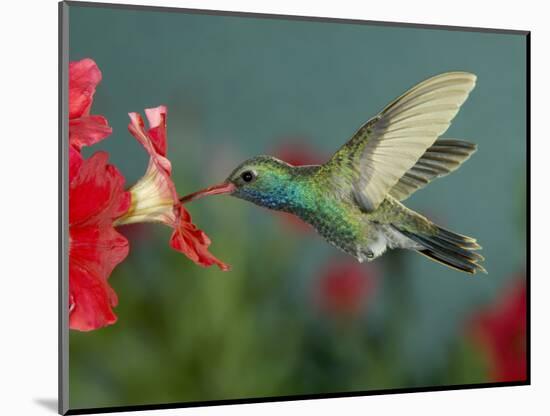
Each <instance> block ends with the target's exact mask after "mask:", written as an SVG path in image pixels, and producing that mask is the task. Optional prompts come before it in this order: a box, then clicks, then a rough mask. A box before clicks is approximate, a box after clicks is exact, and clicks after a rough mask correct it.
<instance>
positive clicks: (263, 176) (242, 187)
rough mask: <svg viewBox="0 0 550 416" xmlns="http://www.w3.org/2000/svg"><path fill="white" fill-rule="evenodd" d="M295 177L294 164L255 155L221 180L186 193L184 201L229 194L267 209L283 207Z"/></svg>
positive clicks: (286, 202)
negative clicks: (204, 187) (218, 182)
mask: <svg viewBox="0 0 550 416" xmlns="http://www.w3.org/2000/svg"><path fill="white" fill-rule="evenodd" d="M294 176H295V174H294V166H292V165H290V164H288V163H286V162H283V161H282V160H279V159H277V158H274V157H271V156H256V157H253V158H252V159H248V160H246V161H244V162H243V163H241V164H240V165H239V166H237V167H236V168H235V169H234V170H233V172H231V174H230V175H229V176H228V177H227V179H226V180H225V181H223V182H222V183H220V184H218V185H214V186H211V187H209V188H206V189H203V190H201V191H198V192H194V193H192V194H189V195H186V196H184V197H183V198H181V201H182V202H189V201H192V200H194V199H198V198H202V197H203V196H207V195H219V194H229V195H232V196H234V197H237V198H241V199H245V200H247V201H250V202H253V203H255V204H257V205H261V206H264V207H267V208H271V209H281V208H282V207H283V206H284V205H285V204H288V203H289V198H290V193H289V187H290V184H291V183H292V179H293V177H294Z"/></svg>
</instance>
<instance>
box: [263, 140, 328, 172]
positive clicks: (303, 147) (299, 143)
mask: <svg viewBox="0 0 550 416" xmlns="http://www.w3.org/2000/svg"><path fill="white" fill-rule="evenodd" d="M273 154H274V155H275V156H276V157H278V158H279V159H281V160H284V161H285V162H287V163H290V164H291V165H294V166H304V165H319V164H321V163H324V162H326V160H327V158H326V157H324V156H323V155H321V154H320V153H319V152H318V151H316V150H315V149H313V148H312V147H311V145H309V144H308V143H307V142H306V141H305V140H303V139H300V138H296V139H285V140H283V141H282V144H280V145H279V146H278V147H277V148H276V149H275V150H274V151H273Z"/></svg>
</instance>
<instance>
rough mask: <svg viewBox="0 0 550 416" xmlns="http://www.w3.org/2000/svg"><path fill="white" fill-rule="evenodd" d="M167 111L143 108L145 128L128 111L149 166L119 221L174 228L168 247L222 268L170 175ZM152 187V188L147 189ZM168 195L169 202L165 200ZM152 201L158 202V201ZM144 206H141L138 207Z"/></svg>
mask: <svg viewBox="0 0 550 416" xmlns="http://www.w3.org/2000/svg"><path fill="white" fill-rule="evenodd" d="M166 113H167V109H166V107H165V106H162V105H161V106H159V107H156V108H148V109H146V110H145V114H146V115H147V120H148V121H149V125H150V128H149V129H148V130H146V129H145V124H144V122H143V119H142V118H141V116H140V115H139V114H138V113H129V116H130V124H129V125H128V130H129V131H130V133H131V134H132V135H133V136H134V137H135V138H136V139H137V140H138V141H139V142H140V143H141V144H142V145H143V147H144V148H145V150H146V151H147V153H149V156H150V160H149V166H148V168H147V172H146V174H145V176H144V177H143V178H142V179H141V180H140V181H139V182H138V183H137V184H136V185H135V186H133V187H132V189H131V190H130V191H131V192H132V198H133V201H134V207H135V208H134V212H132V211H130V212H128V214H127V215H126V217H125V218H124V219H122V220H121V221H120V223H121V224H124V223H131V222H133V220H132V217H134V218H135V219H136V220H137V219H139V220H140V221H146V220H147V218H148V220H149V221H161V222H163V223H165V224H167V225H169V226H170V227H172V228H173V229H174V232H173V234H172V237H171V238H170V247H172V248H173V249H175V250H177V251H179V252H181V253H183V254H185V255H186V256H187V257H188V258H189V259H191V260H192V261H194V262H195V263H196V264H199V265H201V266H205V267H208V266H211V265H214V264H215V265H217V266H218V267H219V268H220V269H221V270H229V266H228V265H226V264H225V263H223V262H221V261H220V260H218V259H217V258H216V257H214V256H213V255H212V254H211V253H210V252H209V251H208V246H209V245H210V239H209V238H208V237H207V235H206V234H205V233H204V232H203V231H201V230H200V229H198V228H197V227H196V226H195V225H194V224H193V223H192V222H191V216H190V215H189V212H187V210H186V209H185V208H184V206H183V204H181V202H180V201H179V197H178V193H177V191H176V187H175V185H174V182H173V181H172V178H171V173H172V165H171V164H170V161H169V160H168V159H167V158H166V148H167V145H166ZM151 187H154V189H150V188H151ZM168 197H170V198H171V205H170V203H169V205H166V199H167V198H168ZM154 201H158V203H157V204H155V203H154ZM141 206H143V207H144V208H143V209H141V208H140V207H141Z"/></svg>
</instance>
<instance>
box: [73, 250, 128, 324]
mask: <svg viewBox="0 0 550 416" xmlns="http://www.w3.org/2000/svg"><path fill="white" fill-rule="evenodd" d="M69 276H70V277H71V281H70V286H69V291H70V306H69V311H70V313H69V328H71V329H77V330H79V331H91V330H93V329H98V328H102V327H104V326H107V325H112V324H114V323H115V322H116V320H117V317H116V315H115V314H114V312H113V309H112V308H113V307H115V306H116V305H117V302H118V300H117V297H116V294H115V292H114V291H113V289H112V288H111V287H110V286H109V284H108V283H107V280H105V279H104V278H103V277H102V276H101V275H100V274H99V273H97V272H94V271H93V268H92V267H90V266H89V265H86V266H83V265H81V264H79V263H78V262H76V261H74V260H72V261H71V262H70V263H69Z"/></svg>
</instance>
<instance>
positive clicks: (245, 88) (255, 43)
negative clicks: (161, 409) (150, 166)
mask: <svg viewBox="0 0 550 416" xmlns="http://www.w3.org/2000/svg"><path fill="white" fill-rule="evenodd" d="M362 51H364V52H362ZM524 54H525V44H524V41H523V40H522V38H521V37H519V36H512V35H494V34H488V33H465V32H451V31H435V30H420V29H405V28H391V27H375V26H364V25H339V24H326V23H314V22H307V23H306V22H292V21H283V20H270V19H240V18H235V17H231V18H230V17H206V16H198V15H184V14H177V13H176V14H167V13H159V12H143V11H141V12H138V11H124V10H109V9H100V8H93V9H90V8H79V7H77V6H71V7H70V55H71V59H72V60H76V59H80V58H83V57H86V56H89V57H92V58H94V59H95V60H96V62H97V63H98V65H99V67H100V68H101V70H102V71H103V81H102V83H101V84H100V85H99V88H98V90H97V93H96V97H95V98H96V99H95V103H94V107H93V112H94V113H96V114H102V115H105V116H106V117H107V118H108V119H109V122H110V123H111V125H112V126H113V127H114V133H113V135H112V136H111V137H110V138H108V139H107V140H105V142H103V143H102V144H101V145H99V146H95V147H94V148H92V149H87V150H86V152H88V153H87V154H90V153H91V152H93V151H95V150H97V149H105V150H107V151H109V153H110V155H111V161H112V162H113V163H115V164H116V165H117V166H119V167H120V168H121V170H122V172H123V173H124V174H125V176H126V178H127V182H128V185H130V184H132V183H133V182H134V181H135V180H136V179H138V178H139V177H140V176H141V175H142V174H143V172H144V170H145V166H146V163H147V157H146V154H145V152H143V151H142V150H141V148H140V146H139V145H138V144H137V143H136V142H135V141H134V139H133V138H132V137H131V136H130V135H129V134H128V133H127V132H126V125H127V123H128V119H127V116H126V113H127V112H129V111H141V110H142V109H143V108H145V107H151V106H156V105H159V104H167V105H168V143H169V151H168V157H169V158H170V159H171V161H172V163H173V168H174V178H175V182H176V185H177V186H178V189H179V191H180V193H181V194H184V193H187V192H191V191H193V190H196V189H197V188H200V187H203V186H206V185H210V184H211V183H213V182H218V181H219V180H220V179H223V178H224V177H225V175H227V174H228V173H229V171H230V170H231V169H232V168H233V167H234V166H235V165H236V164H237V163H239V162H240V161H241V160H243V159H245V158H247V157H250V156H252V155H254V154H257V153H266V152H271V151H272V152H273V153H275V151H276V149H277V144H278V143H279V142H280V143H284V144H285V146H286V148H285V152H286V153H285V154H286V155H287V156H285V157H287V158H290V157H292V154H288V153H289V151H290V150H291V147H292V146H290V148H289V147H288V143H289V142H292V141H293V140H295V141H296V143H297V144H298V143H299V149H300V152H302V154H300V155H299V156H296V157H299V158H302V159H303V158H304V157H306V156H307V155H306V156H304V155H303V152H304V149H307V147H304V143H306V144H307V145H308V146H309V147H310V148H313V149H318V150H317V153H316V154H315V155H312V156H311V157H312V158H313V159H315V158H317V157H319V155H329V154H330V153H331V152H333V151H334V150H336V148H337V147H339V146H340V145H341V144H342V143H343V142H344V141H345V140H346V138H347V137H349V136H350V135H351V134H352V133H353V131H354V129H355V128H356V127H357V126H358V125H359V124H361V123H362V122H364V121H365V120H366V119H367V118H368V117H369V116H371V115H373V114H375V113H376V112H377V111H379V110H380V109H381V108H382V107H383V106H384V105H386V104H387V103H388V102H389V101H390V100H391V99H393V98H394V97H395V96H397V95H398V94H399V93H401V92H402V91H403V90H404V89H405V88H407V87H410V86H411V85H412V84H414V83H416V82H418V81H420V80H422V79H424V78H426V77H428V76H430V75H433V74H435V73H438V72H442V71H446V70H454V69H463V70H470V71H472V72H475V73H476V74H477V75H478V76H479V83H478V87H477V88H476V90H475V91H474V93H473V94H472V96H471V97H470V99H469V100H468V102H467V103H466V105H465V106H464V108H463V109H462V111H461V113H460V115H459V116H458V117H457V119H456V121H455V124H454V125H453V126H452V127H451V130H450V134H449V135H448V137H459V138H465V139H469V140H472V141H475V142H476V143H478V144H479V148H480V150H479V151H478V153H477V154H476V155H474V156H473V157H472V159H471V161H468V162H467V163H466V164H465V165H464V167H463V168H461V170H460V171H458V172H456V173H454V174H453V175H451V176H449V177H448V178H445V179H442V180H439V181H436V182H435V183H434V184H432V185H430V187H427V188H426V189H425V190H422V191H420V192H419V193H418V195H414V196H413V197H412V198H411V199H410V201H407V204H408V205H409V206H411V208H413V209H416V210H419V211H420V212H423V213H424V214H426V215H427V216H429V217H431V218H433V219H434V220H435V221H436V222H438V223H440V224H441V225H443V226H446V227H449V228H451V229H453V230H455V231H457V232H460V233H465V234H468V235H473V236H475V237H477V238H478V239H479V241H480V242H481V244H482V245H483V246H484V251H483V254H484V255H485V256H486V258H487V261H486V267H487V269H488V270H489V276H476V277H474V278H471V277H468V276H466V275H463V274H460V273H458V272H455V271H453V270H449V269H446V268H444V267H443V266H441V265H438V264H435V263H432V262H429V261H428V260H426V259H424V258H423V257H422V256H418V255H416V254H414V253H410V252H400V251H394V252H390V253H388V254H386V255H385V256H384V257H382V258H381V259H379V260H377V261H376V262H375V263H373V264H369V265H361V266H356V265H355V263H353V259H351V258H348V257H345V256H344V255H343V254H341V253H340V252H338V251H337V250H336V249H334V248H333V247H332V246H330V245H328V244H327V243H325V242H324V241H322V240H321V238H319V237H318V236H317V235H316V234H315V233H313V232H308V231H307V230H306V231H304V229H303V228H300V226H298V229H293V225H292V223H288V222H287V220H285V219H284V218H282V217H281V216H280V215H277V214H274V213H271V212H269V211H267V210H265V209H260V208H257V207H255V206H252V205H249V204H247V203H245V202H243V201H238V200H234V199H232V198H228V197H213V198H207V199H205V200H200V201H197V202H194V203H192V204H190V205H189V206H188V207H189V210H190V212H191V214H192V215H193V219H194V221H195V223H196V224H198V225H199V227H201V228H202V229H204V230H205V231H206V233H207V234H208V235H209V236H210V237H211V238H212V241H213V244H212V246H211V249H212V252H213V253H214V254H215V255H216V256H218V257H219V258H220V259H222V260H223V261H226V262H228V263H229V264H231V265H232V267H233V269H232V271H231V272H228V273H222V272H220V271H218V270H217V269H216V268H210V269H203V268H199V267H198V266H196V265H194V264H192V263H191V262H190V261H189V260H188V259H186V258H185V257H184V256H182V255H180V254H178V253H176V252H174V251H172V250H170V248H169V247H168V238H169V235H170V230H169V229H168V228H163V227H162V226H159V225H154V224H150V225H149V224H148V225H134V226H127V227H124V228H122V229H121V231H122V232H123V233H125V234H126V235H128V238H129V240H130V244H131V251H130V254H129V256H128V258H127V259H126V260H125V261H124V262H123V263H122V264H121V265H120V266H118V267H117V268H116V269H115V270H114V272H113V274H112V275H111V278H110V282H111V284H112V286H113V287H114V289H115V291H116V293H117V294H118V296H119V306H118V307H117V308H116V310H115V311H116V313H117V315H118V322H117V323H116V324H115V325H113V326H111V327H108V328H104V329H101V330H98V331H94V332H91V333H79V332H74V331H73V332H71V334H70V395H71V397H70V403H71V408H87V407H101V406H120V405H138V404H150V403H171V402H185V401H204V400H219V399H231V398H245V397H246V398H248V397H267V396H279V395H295V394H312V393H326V392H348V391H365V390H372V389H388V388H400V387H415V386H432V385H454V384H461V383H480V382H487V381H491V380H492V375H491V374H492V373H491V372H490V367H491V356H490V355H488V354H487V351H486V350H484V349H483V348H482V347H481V346H480V345H479V344H478V343H477V342H476V341H475V339H473V338H472V337H471V334H470V330H469V325H470V322H471V320H472V317H473V316H474V317H475V316H476V314H477V313H478V311H479V310H482V309H483V308H484V307H486V306H487V305H491V304H493V303H495V302H498V301H499V298H500V297H501V292H502V288H503V287H505V285H506V283H507V282H508V281H510V279H513V278H514V274H515V273H516V272H518V271H520V270H522V269H523V267H524V265H525V262H526V252H525V216H526V205H525V180H524V178H525V175H524V172H525V163H526V154H525V140H524V132H525V122H526V121H525V115H524V113H525V112H524V109H525V90H524V88H525V84H524V81H523V80H524V77H525V63H524ZM365 94H368V97H366V96H365ZM503 96H505V97H506V99H504V100H503V99H502V97H503ZM297 148H298V147H297ZM289 149H290V150H289ZM290 153H292V152H291V151H290ZM518 178H520V179H518ZM521 178H523V179H521ZM281 224H284V225H285V226H281ZM288 225H290V226H288ZM347 262H352V263H353V264H354V266H346V264H347ZM335 264H336V265H344V266H343V269H342V270H344V271H342V272H341V276H339V275H338V273H337V272H333V273H332V274H331V275H330V276H329V275H328V270H331V267H332V265H335ZM347 267H350V268H347ZM354 267H359V269H356V268H354ZM350 276H352V278H350ZM353 276H355V277H353ZM327 279H329V280H330V279H332V280H330V281H329V282H328V283H327ZM340 279H341V280H340ZM363 281H368V282H369V283H368V284H363V283H361V282H363ZM354 288H356V289H354ZM323 291H324V292H323ZM334 297H336V298H334ZM358 297H359V298H358ZM346 302H350V304H349V305H348V306H349V307H346ZM335 305H339V306H336V307H335ZM523 336H525V334H523ZM520 356H523V357H525V351H523V355H521V354H520Z"/></svg>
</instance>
